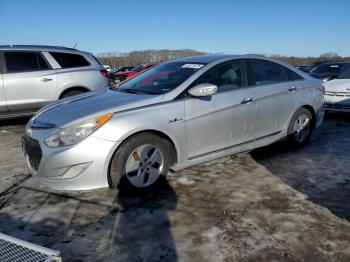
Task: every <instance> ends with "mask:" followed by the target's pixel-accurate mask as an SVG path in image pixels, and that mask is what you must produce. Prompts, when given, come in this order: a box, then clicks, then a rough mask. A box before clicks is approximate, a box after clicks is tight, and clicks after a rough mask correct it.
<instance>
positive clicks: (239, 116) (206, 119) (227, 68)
mask: <svg viewBox="0 0 350 262" xmlns="http://www.w3.org/2000/svg"><path fill="white" fill-rule="evenodd" d="M200 83H210V84H215V85H217V87H218V91H217V94H215V95H213V96H211V97H196V98H187V99H186V100H185V117H186V132H187V153H188V158H193V157H197V156H201V155H204V154H208V153H213V152H215V151H219V150H222V149H226V148H230V147H232V146H235V145H239V144H242V143H245V142H247V141H251V140H253V139H254V133H255V123H256V110H257V107H256V103H254V101H250V100H249V98H250V97H251V95H252V94H251V91H250V88H247V83H248V79H247V71H246V66H245V62H244V61H240V60H233V61H230V62H225V63H222V64H220V65H217V66H215V67H214V68H212V69H210V70H209V71H208V72H206V73H204V75H202V76H201V77H199V79H198V80H197V81H195V82H194V83H193V84H192V85H191V87H192V86H194V85H197V84H200Z"/></svg>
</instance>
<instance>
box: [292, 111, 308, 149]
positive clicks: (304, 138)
mask: <svg viewBox="0 0 350 262" xmlns="http://www.w3.org/2000/svg"><path fill="white" fill-rule="evenodd" d="M312 121H313V119H312V114H311V112H310V111H309V110H308V109H306V108H304V107H303V108H300V109H299V110H298V111H297V112H296V113H295V114H294V116H293V118H292V121H291V122H290V124H289V128H288V139H289V141H290V143H291V144H292V145H293V146H295V147H302V146H304V145H305V144H306V143H307V142H308V141H309V139H310V136H311V133H312V125H311V124H312Z"/></svg>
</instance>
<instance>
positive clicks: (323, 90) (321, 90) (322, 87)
mask: <svg viewBox="0 0 350 262" xmlns="http://www.w3.org/2000/svg"><path fill="white" fill-rule="evenodd" d="M317 89H318V90H319V91H320V92H321V93H322V94H323V95H324V94H325V93H326V89H325V88H324V86H318V87H317Z"/></svg>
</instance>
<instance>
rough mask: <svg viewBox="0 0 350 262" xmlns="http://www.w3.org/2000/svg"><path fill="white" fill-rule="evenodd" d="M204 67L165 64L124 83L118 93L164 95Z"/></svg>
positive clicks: (200, 65) (182, 63)
mask: <svg viewBox="0 0 350 262" xmlns="http://www.w3.org/2000/svg"><path fill="white" fill-rule="evenodd" d="M204 65H205V64H203V63H184V62H169V63H164V64H161V65H159V66H156V67H153V68H151V69H149V70H147V71H145V72H144V73H141V74H139V75H137V76H135V77H133V78H131V79H130V80H128V81H126V82H125V83H122V84H121V85H120V86H119V87H118V91H120V92H129V93H136V94H137V93H144V94H150V95H156V94H164V93H167V92H169V91H171V90H173V89H175V88H176V87H177V86H179V85H180V84H181V83H182V82H184V81H185V80H186V79H187V78H189V77H190V76H191V75H193V74H194V73H195V72H196V71H198V70H199V69H200V68H202V67H203V66H204Z"/></svg>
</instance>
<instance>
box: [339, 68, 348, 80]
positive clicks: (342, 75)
mask: <svg viewBox="0 0 350 262" xmlns="http://www.w3.org/2000/svg"><path fill="white" fill-rule="evenodd" d="M337 79H350V67H347V68H346V69H345V70H344V71H343V72H342V73H341V74H340V75H339V76H338V77H337Z"/></svg>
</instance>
